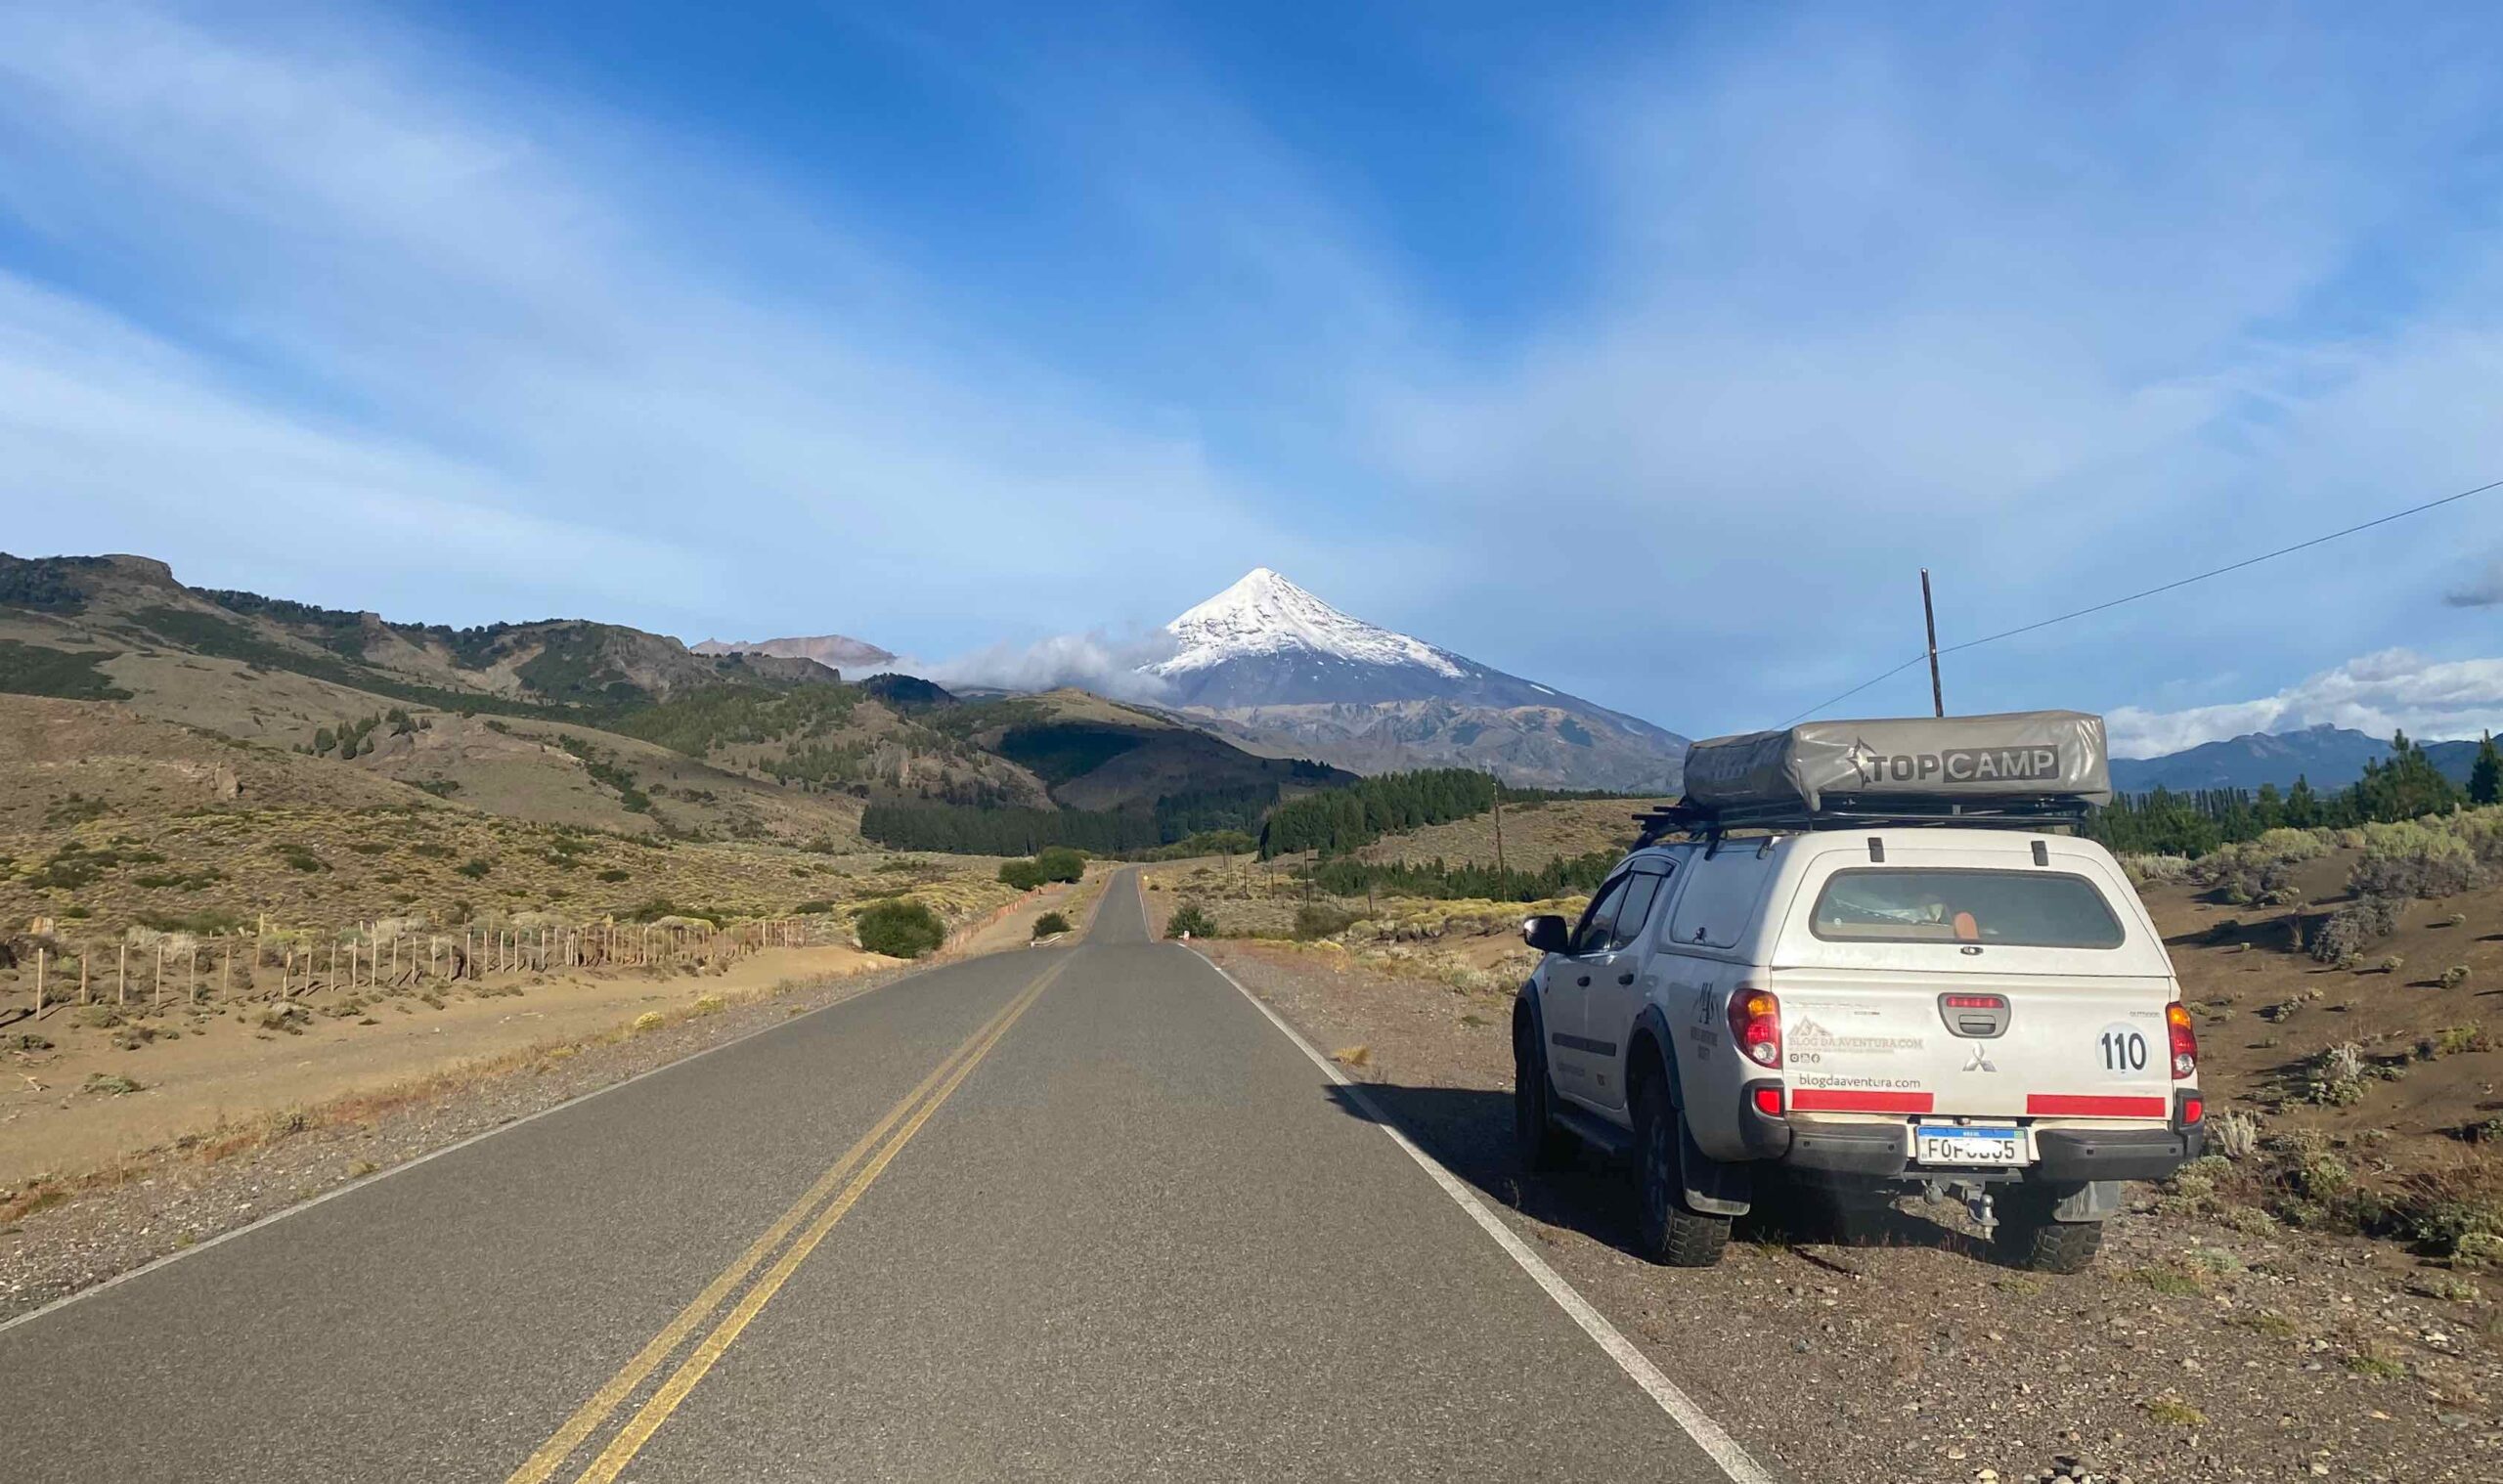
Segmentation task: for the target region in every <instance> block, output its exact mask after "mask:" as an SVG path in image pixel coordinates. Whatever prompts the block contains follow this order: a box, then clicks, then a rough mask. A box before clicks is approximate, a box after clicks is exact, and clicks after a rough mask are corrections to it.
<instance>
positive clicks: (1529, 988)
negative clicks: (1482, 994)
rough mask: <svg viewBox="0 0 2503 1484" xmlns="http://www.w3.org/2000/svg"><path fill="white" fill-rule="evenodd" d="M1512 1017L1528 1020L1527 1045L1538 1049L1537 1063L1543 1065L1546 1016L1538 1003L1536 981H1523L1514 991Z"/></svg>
mask: <svg viewBox="0 0 2503 1484" xmlns="http://www.w3.org/2000/svg"><path fill="white" fill-rule="evenodd" d="M1513 1015H1514V1018H1515V1020H1518V1019H1519V1018H1521V1017H1523V1016H1526V1017H1528V1018H1529V1043H1530V1044H1531V1045H1532V1046H1535V1047H1537V1048H1538V1059H1539V1062H1540V1064H1541V1065H1545V1063H1546V1061H1547V1014H1546V1011H1545V1010H1544V1009H1543V1008H1542V1007H1541V1006H1540V1005H1539V1003H1538V981H1537V980H1535V979H1525V980H1523V981H1521V986H1520V988H1519V989H1517V990H1515V992H1514V994H1513Z"/></svg>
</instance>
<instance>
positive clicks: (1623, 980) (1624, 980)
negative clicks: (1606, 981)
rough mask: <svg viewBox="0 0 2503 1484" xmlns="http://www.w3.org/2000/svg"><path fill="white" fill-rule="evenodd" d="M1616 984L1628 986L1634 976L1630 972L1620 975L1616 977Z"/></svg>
mask: <svg viewBox="0 0 2503 1484" xmlns="http://www.w3.org/2000/svg"><path fill="white" fill-rule="evenodd" d="M1616 982H1618V983H1620V984H1630V983H1632V982H1634V976H1633V974H1632V973H1631V972H1628V973H1625V974H1620V975H1618V976H1617V977H1616Z"/></svg>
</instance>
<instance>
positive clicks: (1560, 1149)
mask: <svg viewBox="0 0 2503 1484" xmlns="http://www.w3.org/2000/svg"><path fill="white" fill-rule="evenodd" d="M1537 1025H1538V1023H1537V1022H1536V1021H1534V1020H1532V1019H1530V1018H1529V1017H1527V1016H1523V1017H1521V1018H1520V1019H1518V1020H1516V1021H1515V1022H1514V1023H1513V1153H1514V1154H1515V1157H1518V1158H1519V1160H1520V1163H1521V1168H1523V1169H1525V1170H1528V1171H1530V1172H1532V1173H1533V1174H1535V1173H1538V1172H1540V1171H1544V1170H1552V1169H1559V1168H1561V1167H1562V1166H1563V1164H1564V1162H1565V1161H1566V1160H1567V1159H1569V1158H1571V1157H1572V1153H1573V1152H1572V1149H1571V1141H1572V1135H1570V1134H1567V1133H1565V1132H1564V1131H1563V1130H1562V1129H1559V1128H1558V1127H1557V1126H1556V1110H1555V1104H1554V1098H1555V1090H1554V1089H1553V1088H1552V1087H1551V1086H1549V1084H1548V1080H1547V1057H1546V1055H1545V1052H1544V1050H1543V1048H1541V1047H1540V1046H1539V1044H1538V1031H1537Z"/></svg>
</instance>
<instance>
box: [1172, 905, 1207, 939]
mask: <svg viewBox="0 0 2503 1484" xmlns="http://www.w3.org/2000/svg"><path fill="white" fill-rule="evenodd" d="M1164 936H1165V937H1167V938H1214V937H1215V936H1216V919H1215V918H1213V917H1210V916H1208V909H1207V908H1206V907H1203V906H1201V905H1200V904H1199V903H1198V902H1196V901H1186V902H1184V903H1182V904H1181V905H1180V906H1178V907H1175V908H1174V909H1173V915H1172V916H1171V917H1169V918H1167V919H1166V920H1165V923H1164Z"/></svg>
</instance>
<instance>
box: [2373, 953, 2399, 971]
mask: <svg viewBox="0 0 2503 1484" xmlns="http://www.w3.org/2000/svg"><path fill="white" fill-rule="evenodd" d="M2373 967H2374V968H2376V969H2379V970H2380V971H2381V972H2382V973H2384V974H2396V973H2397V972H2398V971H2399V970H2401V969H2404V968H2406V967H2407V959H2406V956H2405V955H2403V954H2398V953H2388V954H2384V955H2383V956H2382V961H2381V962H2380V963H2378V964H2375V965H2374V966H2373Z"/></svg>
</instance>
